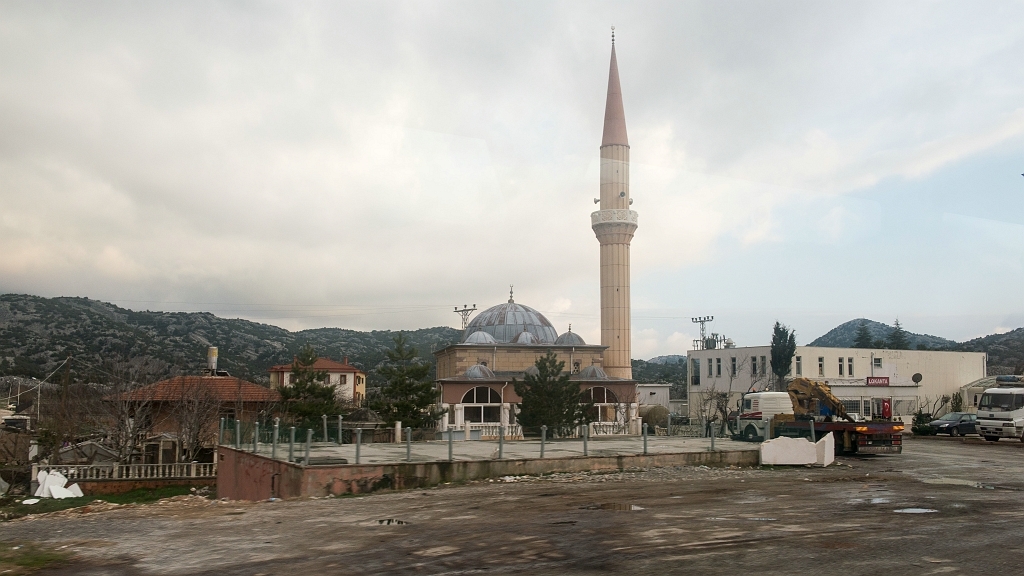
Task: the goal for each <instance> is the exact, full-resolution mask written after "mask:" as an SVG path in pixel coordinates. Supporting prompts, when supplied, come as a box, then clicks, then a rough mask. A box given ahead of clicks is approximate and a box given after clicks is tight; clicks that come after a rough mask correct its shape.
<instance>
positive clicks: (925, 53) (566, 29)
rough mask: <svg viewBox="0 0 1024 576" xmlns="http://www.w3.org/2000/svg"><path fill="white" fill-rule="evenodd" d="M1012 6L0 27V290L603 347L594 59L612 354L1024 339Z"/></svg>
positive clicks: (16, 23) (331, 14) (41, 16)
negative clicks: (478, 324) (843, 328)
mask: <svg viewBox="0 0 1024 576" xmlns="http://www.w3.org/2000/svg"><path fill="white" fill-rule="evenodd" d="M1021 22H1024V4H1022V3H1021V2H984V3H981V2H948V3H942V2H927V3H914V2H898V3H892V2H845V3H839V2H819V1H812V2H761V1H758V2H754V1H748V2H665V3H641V2H628V3H626V2H619V3H596V2H592V1H586V2H556V3H530V2H510V3H497V2H464V3H443V2H349V3H346V2H324V3H318V2H287V3H286V2H281V3H262V4H261V3H255V2H237V3H235V2H217V3H213V2H198V3H187V2H165V3H151V2H147V3H140V2H124V3H116V2H64V3H53V2H0V292H18V293H31V294H38V295H43V296H61V295H64V296H87V297H90V298H95V299H99V300H105V301H112V302H115V303H117V304H119V305H122V306H125V307H128V308H133V309H152V310H187V311H198V310H204V311H211V312H214V313H216V314H218V315H221V316H229V317H243V318H250V319H254V320H260V321H265V322H268V323H272V324H276V325H279V326H284V327H286V328H290V329H297V328H309V327H321V326H338V327H343V328H353V329H383V328H389V329H407V328H419V327H426V326H436V325H453V326H459V318H458V316H457V315H455V314H453V313H452V307H453V306H456V305H458V306H461V305H463V304H470V305H472V304H476V305H477V306H478V307H480V308H484V307H487V306H491V305H494V304H498V303H501V302H503V301H505V300H506V299H507V298H508V286H509V284H515V294H516V301H518V302H520V303H523V304H527V305H529V306H532V307H534V308H537V309H538V310H540V311H541V312H543V313H544V314H545V315H547V317H548V318H549V319H550V320H551V321H552V322H553V323H554V324H555V326H556V327H557V328H558V330H559V332H562V331H564V330H565V329H566V328H567V326H568V324H569V323H570V322H571V323H572V325H573V330H574V331H577V332H579V333H581V334H582V335H583V337H584V338H585V339H587V340H588V342H594V343H597V342H599V340H600V337H599V331H598V328H599V301H598V296H599V294H598V243H597V240H596V239H595V238H594V234H593V232H592V231H591V229H590V216H589V215H590V212H591V211H592V210H594V209H595V206H594V204H593V198H594V197H595V196H597V195H598V159H599V151H598V147H599V145H600V140H601V128H602V121H603V113H604V102H605V89H606V86H607V75H608V58H609V26H611V25H615V26H616V37H617V51H618V60H619V68H620V74H621V79H622V91H623V98H624V101H625V110H626V121H627V125H628V129H629V137H630V145H631V157H632V182H631V195H632V197H633V198H634V200H635V202H634V204H633V209H635V210H636V211H638V212H639V214H640V227H639V229H638V230H637V233H636V236H635V238H634V240H633V244H632V257H633V269H632V289H633V329H634V332H633V355H634V357H635V358H648V357H651V356H654V355H657V354H684V353H685V352H686V350H687V349H688V348H689V346H690V342H691V340H692V338H693V337H694V335H695V334H696V330H695V326H694V325H693V324H691V322H690V318H691V317H692V316H698V315H706V314H711V315H714V316H715V323H714V326H713V328H714V329H715V331H717V332H723V333H725V334H726V335H728V336H730V337H732V338H733V339H734V340H735V341H736V342H737V344H739V345H760V344H765V343H766V342H767V341H768V339H769V337H770V333H771V324H772V323H773V322H774V321H775V320H776V319H778V320H781V321H782V322H784V323H786V324H789V325H791V326H792V327H793V328H795V329H796V331H797V339H798V342H800V343H806V342H809V341H810V340H812V339H814V338H815V337H817V336H819V335H820V334H822V333H824V332H825V331H827V330H828V329H830V328H832V327H833V326H835V325H836V324H838V323H840V322H843V321H846V320H850V319H852V318H856V317H869V318H872V319H876V320H879V321H886V322H890V323H891V321H892V320H893V319H894V318H896V317H899V318H900V321H901V323H902V324H903V325H904V327H906V328H907V329H909V330H911V331H914V332H927V333H932V334H936V335H939V336H944V337H948V338H953V339H956V340H963V339H968V338H971V337H974V336H978V335H982V334H988V333H991V332H993V331H1003V330H1006V329H1011V328H1016V327H1019V326H1022V325H1024V296H1022V293H1024V292H1022V286H1024V177H1022V176H1021V173H1022V172H1024V158H1022V151H1024V64H1022V63H1024V26H1022V25H1021Z"/></svg>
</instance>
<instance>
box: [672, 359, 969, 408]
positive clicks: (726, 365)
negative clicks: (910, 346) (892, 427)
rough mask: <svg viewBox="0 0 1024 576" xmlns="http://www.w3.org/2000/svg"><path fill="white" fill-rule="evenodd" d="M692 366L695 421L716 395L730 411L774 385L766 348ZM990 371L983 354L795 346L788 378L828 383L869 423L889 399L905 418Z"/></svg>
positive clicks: (692, 397) (699, 360)
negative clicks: (751, 394) (743, 398)
mask: <svg viewBox="0 0 1024 576" xmlns="http://www.w3.org/2000/svg"><path fill="white" fill-rule="evenodd" d="M688 361H689V362H690V365H689V370H688V374H689V396H688V397H689V399H690V402H689V405H690V417H691V418H700V417H701V415H700V413H699V411H700V410H701V399H702V398H709V397H710V394H711V393H712V392H719V393H721V392H726V393H728V394H729V395H730V400H729V406H730V408H732V407H734V406H735V405H736V400H738V399H739V397H740V395H742V394H743V393H745V392H748V391H751V390H764V389H766V388H767V387H768V386H770V385H771V382H772V380H773V374H772V368H771V348H770V347H768V346H751V347H746V348H717V349H710V350H691V351H690V352H689V354H688ZM986 370H987V357H986V355H985V353H984V352H937V351H932V350H875V349H865V348H826V347H818V346H797V348H796V354H795V356H794V358H793V364H792V366H791V367H790V372H789V374H788V377H790V378H795V377H798V376H803V377H805V378H810V379H812V380H821V381H824V382H827V383H828V384H829V386H831V387H832V393H833V394H835V395H836V396H837V397H838V398H839V399H840V400H842V401H843V404H844V405H846V410H847V411H848V412H851V413H858V414H861V415H863V416H865V417H870V415H871V414H878V413H880V412H881V402H882V400H883V399H886V398H888V399H890V400H891V401H892V408H893V413H894V414H895V415H901V416H903V415H909V414H913V413H914V412H916V411H917V410H918V407H923V408H924V409H925V410H926V411H930V410H929V406H930V405H931V404H933V403H935V402H937V401H939V399H940V398H942V397H943V396H951V395H953V394H956V393H958V392H959V391H960V388H961V387H962V386H964V385H965V384H968V383H970V382H973V381H975V380H977V379H979V378H984V377H985V374H986ZM705 404H706V403H705Z"/></svg>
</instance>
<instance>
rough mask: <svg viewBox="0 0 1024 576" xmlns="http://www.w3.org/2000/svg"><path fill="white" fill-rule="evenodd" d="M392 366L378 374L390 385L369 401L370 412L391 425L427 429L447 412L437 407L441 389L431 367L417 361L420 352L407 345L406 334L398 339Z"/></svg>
mask: <svg viewBox="0 0 1024 576" xmlns="http://www.w3.org/2000/svg"><path fill="white" fill-rule="evenodd" d="M394 342H395V349H394V350H389V351H388V353H387V355H388V360H389V363H388V364H387V365H385V366H383V367H381V368H380V369H378V370H377V372H378V373H379V374H380V375H381V376H382V377H384V379H385V380H386V382H385V383H384V385H383V386H381V387H380V388H379V389H378V390H377V393H376V394H374V395H373V397H372V398H371V399H370V401H369V406H370V409H371V410H373V411H374V412H376V413H377V415H378V416H380V417H381V418H383V419H384V421H385V422H387V423H388V425H394V424H395V422H401V423H402V426H408V427H411V428H426V427H427V426H428V425H430V424H431V423H433V422H435V421H436V420H437V419H438V418H439V417H440V416H441V415H442V414H443V413H444V412H443V411H442V410H440V409H439V408H438V407H437V390H436V388H435V387H434V383H433V382H432V381H431V380H430V364H429V363H427V362H419V361H417V356H416V354H417V350H416V349H415V348H413V347H410V346H407V344H408V342H407V341H406V338H405V335H404V334H402V333H399V334H398V336H395V338H394Z"/></svg>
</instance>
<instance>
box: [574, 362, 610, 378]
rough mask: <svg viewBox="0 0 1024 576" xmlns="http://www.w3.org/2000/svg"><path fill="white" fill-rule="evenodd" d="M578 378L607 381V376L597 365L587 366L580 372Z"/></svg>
mask: <svg viewBox="0 0 1024 576" xmlns="http://www.w3.org/2000/svg"><path fill="white" fill-rule="evenodd" d="M580 378H581V379H583V380H607V379H608V375H607V374H605V373H604V370H602V369H601V367H600V366H598V365H596V364H595V365H591V366H587V367H586V368H584V369H583V370H580Z"/></svg>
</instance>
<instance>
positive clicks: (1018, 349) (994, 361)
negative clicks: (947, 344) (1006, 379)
mask: <svg viewBox="0 0 1024 576" xmlns="http://www.w3.org/2000/svg"><path fill="white" fill-rule="evenodd" d="M956 349H957V350H961V351H963V352H986V353H988V374H989V376H994V375H998V374H1024V328H1017V329H1016V330H1011V331H1009V332H1004V333H1002V334H991V335H989V336H982V337H981V338H975V339H974V340H968V341H967V342H963V343H961V344H957V346H956Z"/></svg>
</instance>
